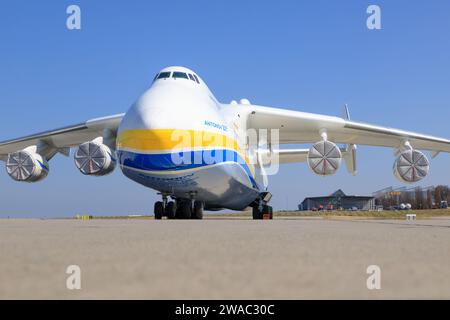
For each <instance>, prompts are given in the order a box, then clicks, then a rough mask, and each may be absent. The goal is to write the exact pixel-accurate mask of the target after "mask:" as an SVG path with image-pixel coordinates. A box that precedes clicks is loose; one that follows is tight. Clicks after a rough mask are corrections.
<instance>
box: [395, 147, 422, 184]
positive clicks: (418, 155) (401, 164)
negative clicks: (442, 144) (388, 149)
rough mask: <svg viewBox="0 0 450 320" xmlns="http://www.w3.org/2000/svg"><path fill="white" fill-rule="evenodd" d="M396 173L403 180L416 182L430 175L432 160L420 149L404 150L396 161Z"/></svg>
mask: <svg viewBox="0 0 450 320" xmlns="http://www.w3.org/2000/svg"><path fill="white" fill-rule="evenodd" d="M393 169H394V175H395V177H396V178H397V179H398V180H400V181H401V182H406V183H414V182H418V181H420V180H422V179H423V178H425V177H426V176H427V175H428V172H429V170H430V162H429V161H428V159H427V157H426V156H425V155H424V154H423V153H422V152H420V151H417V150H414V149H409V150H405V151H402V152H401V153H400V155H399V156H398V158H397V160H395V162H394V168H393Z"/></svg>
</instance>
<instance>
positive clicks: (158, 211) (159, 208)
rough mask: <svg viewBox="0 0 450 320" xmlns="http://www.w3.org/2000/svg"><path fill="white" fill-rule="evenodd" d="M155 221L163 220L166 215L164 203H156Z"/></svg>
mask: <svg viewBox="0 0 450 320" xmlns="http://www.w3.org/2000/svg"><path fill="white" fill-rule="evenodd" d="M154 213H155V219H156V220H161V219H162V216H163V215H164V203H163V202H162V201H158V202H155V210H154Z"/></svg>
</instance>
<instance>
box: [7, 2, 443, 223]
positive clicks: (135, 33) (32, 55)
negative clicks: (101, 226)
mask: <svg viewBox="0 0 450 320" xmlns="http://www.w3.org/2000/svg"><path fill="white" fill-rule="evenodd" d="M70 4H76V5H79V6H80V8H81V13H82V29H81V30H76V31H70V30H67V28H66V18H67V14H66V8H67V6H69V5H70ZM369 4H377V5H379V6H380V7H381V13H382V30H368V29H367V27H366V19H367V17H368V15H367V13H366V8H367V7H368V5H369ZM449 31H450V2H449V1H445V0H441V1H439V0H436V1H432V2H431V1H430V2H425V1H421V2H417V3H413V2H411V1H370V2H369V1H333V2H332V1H230V0H227V1H99V0H97V1H61V0H58V1H56V0H52V1H34V2H30V1H2V2H1V4H0V40H1V50H0V108H1V110H2V113H1V117H0V140H5V139H9V138H13V137H17V136H22V135H26V134H30V133H33V132H36V131H41V130H47V129H51V128H55V127H59V126H64V125H67V124H72V123H78V122H80V121H84V120H86V119H89V118H94V117H98V116H104V115H109V114H114V113H120V112H125V111H126V110H127V109H128V108H129V106H130V105H131V104H132V103H133V101H134V100H135V99H136V98H137V97H138V96H139V95H140V94H141V93H142V92H143V91H144V90H145V89H146V88H147V87H148V86H149V85H150V83H151V80H152V77H153V76H154V74H155V73H156V72H157V71H158V70H159V69H162V68H163V67H165V66H169V65H184V66H187V67H189V68H192V69H194V70H195V71H196V72H197V73H199V74H200V75H201V76H202V78H203V79H204V80H205V81H206V82H207V84H208V85H209V87H210V88H211V90H212V91H213V92H214V93H215V95H216V97H217V98H218V99H219V100H220V101H222V102H229V101H231V100H233V99H240V98H248V99H249V100H250V101H251V102H253V103H257V104H261V105H268V106H278V107H285V108H290V109H296V110H302V111H308V112H315V113H323V114H330V115H339V116H340V115H341V109H342V105H343V104H344V103H348V104H349V106H350V109H351V115H352V118H353V119H354V120H359V121H364V122H371V123H375V124H380V125H386V126H391V127H398V128H402V129H408V130H414V131H419V132H423V133H428V134H432V135H437V136H443V137H450V129H449V126H448V121H449V118H450V54H449V52H450V40H449V39H450V37H449ZM358 152H359V154H358V162H359V173H358V175H357V176H356V177H352V176H350V175H349V174H348V173H347V172H346V170H345V168H342V169H341V170H340V171H339V172H338V174H337V175H336V176H334V177H331V178H321V177H317V176H314V175H313V174H312V173H311V172H310V171H309V169H308V168H307V166H306V165H305V164H294V165H286V166H283V167H282V169H281V171H280V173H279V174H278V175H277V176H275V177H271V187H270V190H271V191H272V192H273V194H274V199H273V205H274V207H275V208H276V209H285V208H288V209H294V208H295V207H296V205H297V204H298V203H299V202H300V201H301V200H302V199H303V198H304V197H305V196H312V195H319V194H320V195H321V194H330V193H332V192H333V191H335V190H336V189H338V188H342V189H343V190H344V191H345V192H347V193H350V194H366V193H371V192H372V191H375V190H377V189H381V188H383V187H386V186H391V185H394V186H399V185H400V183H399V182H398V181H397V180H396V179H395V178H394V177H393V175H392V164H393V161H394V157H393V153H392V150H389V149H380V148H368V147H360V148H359V150H358ZM449 164H450V155H447V154H443V155H441V156H439V157H438V158H437V159H435V160H433V162H432V167H431V175H430V176H429V177H428V178H426V179H425V180H424V181H423V182H422V183H421V184H422V185H424V186H427V185H433V184H448V183H449V178H450V170H448V168H449ZM2 171H3V174H1V175H0V190H1V193H0V197H1V202H2V210H1V212H0V217H6V216H12V217H13V216H15V217H27V216H40V217H52V216H71V215H74V214H76V213H92V214H128V213H147V212H150V211H152V208H153V202H154V201H155V200H156V199H157V198H156V195H155V192H154V191H152V190H150V189H146V188H144V187H141V186H139V185H137V184H135V183H133V182H131V181H129V180H127V179H126V178H125V177H124V176H122V174H121V172H120V170H117V171H116V172H115V173H114V174H112V175H111V176H107V177H102V178H90V177H84V176H82V175H81V174H80V173H79V172H78V171H77V169H76V168H75V166H74V164H73V159H72V158H65V157H63V156H57V157H55V158H54V159H53V160H52V161H51V174H50V176H49V177H48V178H47V179H46V180H44V181H43V182H40V183H37V184H18V183H14V182H13V181H12V180H11V179H10V178H9V177H8V176H7V175H6V172H4V166H3V164H2Z"/></svg>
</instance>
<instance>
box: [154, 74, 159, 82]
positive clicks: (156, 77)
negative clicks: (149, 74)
mask: <svg viewBox="0 0 450 320" xmlns="http://www.w3.org/2000/svg"><path fill="white" fill-rule="evenodd" d="M158 76H159V73H157V74H156V76H155V77H154V78H153V81H155V80H156V79H158Z"/></svg>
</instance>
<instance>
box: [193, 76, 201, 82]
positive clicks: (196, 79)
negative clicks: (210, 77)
mask: <svg viewBox="0 0 450 320" xmlns="http://www.w3.org/2000/svg"><path fill="white" fill-rule="evenodd" d="M193 76H194V78H195V81H197V83H200V81H198V78H197V76H196V75H195V74H194V75H193Z"/></svg>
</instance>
